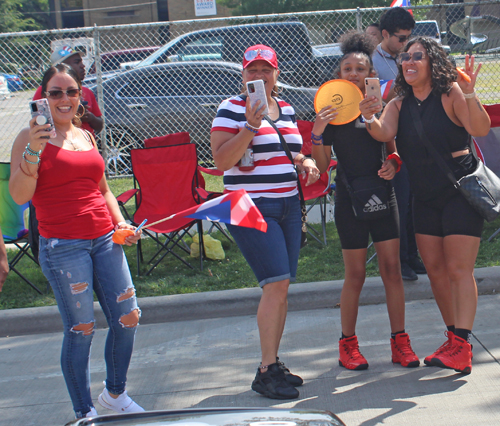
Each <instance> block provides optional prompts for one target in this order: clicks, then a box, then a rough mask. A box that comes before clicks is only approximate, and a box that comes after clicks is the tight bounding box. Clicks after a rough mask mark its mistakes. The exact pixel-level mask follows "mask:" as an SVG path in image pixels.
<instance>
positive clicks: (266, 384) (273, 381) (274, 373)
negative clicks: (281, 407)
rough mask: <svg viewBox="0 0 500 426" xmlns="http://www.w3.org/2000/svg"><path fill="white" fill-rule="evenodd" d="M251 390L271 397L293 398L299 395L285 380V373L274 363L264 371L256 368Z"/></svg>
mask: <svg viewBox="0 0 500 426" xmlns="http://www.w3.org/2000/svg"><path fill="white" fill-rule="evenodd" d="M252 390H254V391H255V392H257V393H260V394H261V395H264V396H265V397H267V398H271V399H295V398H298V396H299V391H298V390H297V389H295V388H294V387H293V386H292V385H291V384H290V383H288V382H287V381H286V379H285V374H284V373H283V371H282V370H281V369H280V367H279V365H278V364H276V363H275V364H271V365H270V366H269V367H267V371H266V372H265V373H262V372H261V371H260V368H257V374H256V375H255V380H254V381H253V382H252Z"/></svg>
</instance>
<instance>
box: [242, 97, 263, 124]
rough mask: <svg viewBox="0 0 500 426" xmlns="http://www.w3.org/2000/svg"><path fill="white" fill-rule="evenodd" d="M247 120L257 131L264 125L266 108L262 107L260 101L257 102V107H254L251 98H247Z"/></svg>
mask: <svg viewBox="0 0 500 426" xmlns="http://www.w3.org/2000/svg"><path fill="white" fill-rule="evenodd" d="M245 107H246V109H245V118H246V119H247V123H248V124H249V125H250V126H252V127H255V128H256V129H258V128H260V125H261V124H262V119H263V118H264V113H263V112H262V109H263V108H264V106H261V105H260V101H257V102H255V105H254V106H253V107H252V106H251V105H250V98H249V97H247V102H246V105H245Z"/></svg>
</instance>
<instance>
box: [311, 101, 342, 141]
mask: <svg viewBox="0 0 500 426" xmlns="http://www.w3.org/2000/svg"><path fill="white" fill-rule="evenodd" d="M337 115H338V112H337V108H334V107H332V106H331V105H328V106H326V107H324V108H322V109H321V110H320V111H319V112H318V113H317V114H316V120H314V126H313V129H312V133H313V134H314V135H316V136H321V135H322V134H323V132H324V131H325V128H326V126H327V124H328V123H329V122H330V121H332V120H333V119H334V118H335V117H337Z"/></svg>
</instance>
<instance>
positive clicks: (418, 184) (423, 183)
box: [396, 93, 470, 201]
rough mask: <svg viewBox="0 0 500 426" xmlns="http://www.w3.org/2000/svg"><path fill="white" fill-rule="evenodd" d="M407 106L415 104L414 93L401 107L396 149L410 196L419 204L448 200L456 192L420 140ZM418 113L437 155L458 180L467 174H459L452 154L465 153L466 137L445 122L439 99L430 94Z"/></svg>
mask: <svg viewBox="0 0 500 426" xmlns="http://www.w3.org/2000/svg"><path fill="white" fill-rule="evenodd" d="M410 102H416V100H415V97H414V96H413V93H412V94H410V95H409V96H408V97H406V98H404V99H403V102H402V105H401V111H400V112H399V123H398V134H397V137H396V146H397V149H398V153H399V155H400V156H401V158H402V160H403V161H404V162H405V164H406V166H407V167H408V172H409V175H410V184H411V188H412V191H413V194H414V196H415V198H416V199H418V200H421V201H430V200H434V199H437V198H440V197H443V196H447V195H448V194H450V193H451V192H455V188H454V187H453V185H452V183H451V182H450V180H449V179H448V178H447V177H446V174H445V173H444V172H443V171H442V170H441V168H440V167H439V165H438V164H437V163H436V162H435V161H434V158H433V157H432V154H431V153H429V152H428V151H427V149H426V148H425V146H424V144H423V142H422V141H421V140H420V138H419V136H418V133H417V129H416V127H415V124H414V121H413V118H412V115H411V111H410V106H409V103H410ZM417 104H418V103H417ZM418 110H419V112H420V117H421V120H422V124H423V127H424V131H425V134H426V135H427V137H428V138H429V140H430V142H431V143H432V144H433V145H434V147H435V148H436V150H437V152H438V153H439V154H440V155H441V156H442V157H443V159H444V160H445V162H446V163H447V164H448V166H449V167H450V169H451V170H452V171H454V172H455V175H456V176H457V177H459V175H464V174H466V172H467V171H468V170H462V172H460V167H461V166H460V165H459V164H458V162H457V161H456V159H454V158H453V157H452V156H451V153H452V152H455V151H461V150H464V149H467V148H468V147H469V145H468V138H469V135H468V133H467V131H466V130H465V128H464V127H460V126H457V125H456V124H455V123H453V121H451V120H450V119H449V118H448V116H447V115H446V111H445V110H444V107H443V103H442V102H441V96H440V95H437V96H436V95H434V94H433V93H431V94H430V95H429V96H428V97H427V99H425V100H424V101H423V102H422V103H421V104H420V106H419V107H418ZM469 165H470V164H469ZM469 165H468V166H467V169H468V167H469Z"/></svg>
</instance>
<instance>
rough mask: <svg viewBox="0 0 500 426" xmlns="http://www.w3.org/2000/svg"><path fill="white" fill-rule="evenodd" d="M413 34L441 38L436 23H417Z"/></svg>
mask: <svg viewBox="0 0 500 426" xmlns="http://www.w3.org/2000/svg"><path fill="white" fill-rule="evenodd" d="M411 34H412V35H413V36H427V37H433V38H437V37H439V33H438V29H437V27H436V24H435V23H434V22H417V23H416V25H415V28H413V31H412V33H411Z"/></svg>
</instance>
